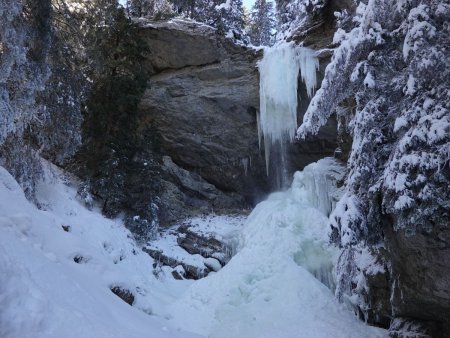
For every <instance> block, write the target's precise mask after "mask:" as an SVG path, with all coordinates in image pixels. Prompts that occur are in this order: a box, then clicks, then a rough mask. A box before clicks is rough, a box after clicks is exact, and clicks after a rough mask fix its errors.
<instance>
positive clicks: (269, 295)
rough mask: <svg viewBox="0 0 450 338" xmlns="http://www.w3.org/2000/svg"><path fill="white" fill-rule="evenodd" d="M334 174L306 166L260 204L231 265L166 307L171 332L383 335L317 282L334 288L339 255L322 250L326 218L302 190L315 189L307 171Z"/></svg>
mask: <svg viewBox="0 0 450 338" xmlns="http://www.w3.org/2000/svg"><path fill="white" fill-rule="evenodd" d="M330 164H333V165H332V166H331V167H330ZM327 168H328V170H327ZM335 169H336V167H335V164H334V163H333V161H330V160H326V161H323V162H319V163H317V164H315V165H312V166H309V167H307V168H306V169H305V171H304V172H303V173H297V174H296V175H295V178H294V182H293V184H292V187H291V188H290V189H289V190H287V191H285V192H278V193H274V194H272V195H270V197H269V198H268V199H267V200H266V201H264V202H261V203H260V204H258V205H257V206H256V208H255V209H254V210H253V212H252V213H251V214H250V216H249V217H248V219H247V221H246V223H245V226H244V229H243V231H242V232H241V234H240V242H239V248H238V252H237V253H236V255H235V256H234V257H233V258H232V259H231V261H230V262H229V263H228V264H227V265H225V266H224V267H223V268H222V269H221V270H220V271H219V272H217V273H215V274H212V275H209V276H208V277H207V278H204V279H201V280H199V281H197V282H196V283H194V284H192V285H191V286H190V287H189V289H188V290H187V291H186V292H185V293H184V294H183V295H182V297H181V298H180V299H178V300H177V301H176V302H175V303H174V304H173V305H171V306H170V307H169V308H168V311H169V312H170V313H171V314H172V315H173V318H172V321H173V322H174V323H175V325H177V326H179V327H183V328H185V329H187V330H189V331H192V332H196V333H199V334H201V335H205V336H208V337H382V336H384V335H385V331H384V330H381V329H377V328H371V327H368V326H366V325H364V324H363V323H362V322H359V321H357V319H356V318H355V317H354V315H353V314H352V313H351V312H349V311H348V310H347V309H346V308H344V307H343V306H342V305H340V304H338V303H337V302H336V300H335V298H334V296H333V293H332V292H331V290H330V289H329V288H327V287H326V286H325V285H324V284H323V283H321V282H320V281H319V280H318V279H316V278H315V277H314V275H315V276H317V277H318V278H322V280H323V282H325V283H327V282H328V283H329V282H331V281H330V280H329V279H328V280H327V277H328V278H329V277H330V276H331V269H332V266H333V260H334V259H335V255H336V249H335V248H332V247H330V246H329V245H328V244H327V243H328V233H327V229H328V227H327V216H326V215H325V214H323V213H322V212H321V211H320V210H318V209H317V208H316V205H317V202H315V201H314V200H311V195H312V194H313V192H311V191H308V188H307V187H311V186H316V185H315V183H313V182H310V180H311V179H312V178H313V175H312V173H311V171H314V172H315V173H316V174H319V173H322V174H324V175H326V176H327V177H333V176H335V173H334V172H335ZM318 196H323V195H322V194H321V192H319V191H317V196H316V197H318ZM324 204H326V203H319V205H324Z"/></svg>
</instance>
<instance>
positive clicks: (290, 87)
mask: <svg viewBox="0 0 450 338" xmlns="http://www.w3.org/2000/svg"><path fill="white" fill-rule="evenodd" d="M258 68H259V73H260V82H259V91H260V92H259V94H260V113H259V116H258V121H257V122H258V135H259V138H260V139H259V142H260V144H261V138H263V139H264V149H265V157H266V171H267V174H269V159H270V150H271V147H272V145H274V144H276V143H279V144H281V145H282V144H284V143H285V142H287V141H289V142H292V141H293V140H294V136H295V132H296V130H297V83H298V74H299V72H300V74H301V78H302V80H303V82H304V84H305V86H306V91H307V93H308V96H310V97H311V95H312V94H313V92H314V89H315V87H316V83H317V78H316V70H317V69H318V68H319V61H318V59H317V57H316V55H315V52H314V51H313V50H311V49H309V48H303V47H297V46H295V45H294V44H292V43H281V44H278V45H276V46H274V47H272V48H268V49H265V51H264V58H263V59H262V60H261V61H260V62H259V63H258ZM282 148H285V147H282Z"/></svg>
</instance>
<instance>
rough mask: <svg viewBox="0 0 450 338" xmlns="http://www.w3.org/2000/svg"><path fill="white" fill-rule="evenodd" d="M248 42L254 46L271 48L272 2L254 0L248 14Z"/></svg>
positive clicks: (273, 25)
mask: <svg viewBox="0 0 450 338" xmlns="http://www.w3.org/2000/svg"><path fill="white" fill-rule="evenodd" d="M249 31H250V32H249V35H250V41H251V43H252V44H253V45H255V46H261V45H263V46H271V45H273V43H274V42H275V13H274V8H273V2H271V1H267V0H256V1H255V4H254V5H253V8H252V10H251V12H250V29H249Z"/></svg>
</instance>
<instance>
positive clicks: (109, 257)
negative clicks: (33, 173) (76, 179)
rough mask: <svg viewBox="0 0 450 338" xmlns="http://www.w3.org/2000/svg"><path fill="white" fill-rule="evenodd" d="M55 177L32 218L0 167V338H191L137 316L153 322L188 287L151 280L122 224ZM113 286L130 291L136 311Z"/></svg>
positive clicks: (17, 189) (159, 320) (43, 188)
mask: <svg viewBox="0 0 450 338" xmlns="http://www.w3.org/2000/svg"><path fill="white" fill-rule="evenodd" d="M55 173H56V175H57V177H55V178H53V179H52V178H51V177H50V175H49V177H48V178H47V182H46V183H45V184H42V185H41V186H40V187H38V191H39V194H38V197H37V198H38V201H39V203H40V205H41V206H42V207H41V209H42V210H38V209H37V208H36V207H35V206H34V205H32V204H30V203H29V202H28V201H27V200H26V199H25V196H24V194H23V192H22V190H21V188H20V187H19V185H18V184H17V183H16V182H15V181H14V179H13V178H12V177H11V176H10V175H9V173H8V172H7V171H6V170H4V169H3V168H2V167H0V304H1V307H0V337H2V338H17V337H21V338H25V337H33V338H35V337H46V338H47V337H58V338H60V337H77V338H79V337H108V338H109V337H121V338H122V337H149V336H151V337H183V338H184V337H194V336H196V335H193V334H189V333H187V332H181V331H178V330H175V329H173V328H169V326H168V325H167V321H166V320H165V319H163V318H162V317H160V316H150V315H148V314H146V313H144V312H143V311H140V310H139V309H141V310H144V311H145V312H147V313H155V314H157V309H158V308H159V307H160V305H161V304H162V303H165V302H167V301H169V300H170V299H171V297H174V296H176V294H177V287H178V288H179V287H180V286H182V284H183V283H187V282H185V281H181V282H179V283H177V284H176V285H175V284H171V283H172V282H173V283H174V281H172V280H166V281H164V283H162V282H161V281H159V280H157V279H156V278H155V277H154V276H153V274H152V271H153V270H152V264H153V260H152V259H151V258H150V257H149V256H148V255H146V254H144V253H143V252H141V251H140V250H139V249H138V248H137V247H136V246H135V244H134V242H133V241H132V240H131V239H130V238H131V235H130V234H129V232H128V231H127V230H126V229H125V228H124V227H123V226H122V225H121V224H120V222H115V221H111V220H108V219H105V218H103V217H102V216H101V215H100V214H99V213H97V212H91V211H89V210H87V209H85V208H84V207H83V206H82V205H81V204H80V203H79V202H78V201H77V200H76V198H75V195H76V189H75V188H74V187H72V186H71V184H70V182H68V181H67V182H66V183H67V184H64V183H63V182H62V180H63V179H64V177H63V175H62V174H61V173H60V172H58V171H56V172H55ZM49 180H50V181H51V182H49ZM62 225H65V226H67V225H69V226H70V232H66V231H64V230H63V228H62ZM77 255H78V256H82V257H83V261H82V263H81V264H77V263H75V262H74V260H73V258H74V257H75V256H77ZM180 283H181V284H180ZM112 285H120V286H123V287H126V288H128V289H130V290H131V291H132V292H133V293H134V295H135V304H134V306H133V307H131V306H129V305H128V304H126V303H125V302H123V301H122V300H121V299H119V298H118V297H117V296H116V295H114V294H113V293H112V292H111V291H110V286H112ZM183 288H184V287H183ZM167 289H170V292H168V291H167Z"/></svg>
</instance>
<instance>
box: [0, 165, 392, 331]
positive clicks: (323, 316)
mask: <svg viewBox="0 0 450 338" xmlns="http://www.w3.org/2000/svg"><path fill="white" fill-rule="evenodd" d="M44 167H45V172H46V181H45V182H42V183H41V184H39V186H38V189H37V193H38V194H37V201H38V204H39V205H40V210H39V209H37V208H36V207H35V206H34V205H33V204H31V203H29V202H28V201H27V200H26V199H25V196H24V194H23V192H22V190H21V188H20V187H19V186H18V184H17V183H16V182H15V181H14V179H13V178H12V177H11V176H10V175H9V174H8V173H7V172H6V171H5V170H4V169H3V168H1V167H0V202H1V203H0V302H1V304H2V309H1V310H0V336H1V337H5V338H15V337H38V338H39V337H69V338H70V337H149V336H152V337H158V338H159V337H161V338H163V337H183V338H184V337H196V336H204V337H206V336H208V337H280V338H281V337H287V338H289V337H327V336H333V337H362V336H364V337H381V336H384V331H383V330H380V329H377V328H371V327H368V326H366V325H365V324H363V323H362V322H359V321H358V320H357V319H356V318H355V317H354V315H353V314H352V313H351V312H349V310H347V309H346V308H344V307H343V305H341V304H338V303H337V301H336V300H335V298H334V296H333V293H332V291H331V290H330V289H329V288H328V287H327V286H325V284H326V285H328V286H329V287H333V285H334V280H333V277H332V276H333V275H332V273H331V272H332V269H333V262H334V260H335V258H336V257H335V256H336V249H335V248H333V247H330V246H329V245H328V230H327V229H328V227H327V213H329V212H330V211H331V209H332V208H333V202H332V201H331V199H333V200H334V199H336V198H337V196H338V195H339V194H340V192H339V190H337V189H333V184H332V182H333V181H335V180H336V179H339V177H340V173H339V168H340V167H339V166H338V165H337V163H336V162H335V161H334V160H331V159H327V160H323V161H320V162H318V163H316V164H313V165H310V166H308V167H306V168H305V170H304V171H303V172H301V173H300V172H299V173H297V174H296V175H295V178H294V182H293V184H292V187H291V188H290V189H289V190H288V191H285V192H279V193H274V194H272V195H271V196H270V197H269V198H268V199H267V200H266V201H264V202H262V203H260V204H258V206H257V207H256V208H255V210H254V211H253V212H252V213H251V215H250V216H249V217H248V218H247V219H245V217H244V216H217V215H209V216H204V217H197V218H192V219H190V220H187V221H186V223H187V224H188V225H189V230H190V231H194V232H196V233H199V234H205V235H213V236H214V237H216V238H220V239H222V240H225V241H229V240H235V241H237V242H238V250H237V254H236V255H235V256H234V257H233V258H232V259H231V261H230V262H229V263H228V264H227V265H226V266H225V267H223V268H222V267H221V265H220V263H219V261H217V260H215V259H214V258H208V259H204V258H202V264H206V265H208V266H210V267H212V269H213V270H215V271H217V272H215V273H211V274H210V275H208V277H206V278H204V279H201V280H199V281H196V282H193V281H188V280H180V281H178V280H175V279H174V278H172V276H171V274H170V271H172V269H171V268H169V267H163V268H162V269H161V270H160V271H159V272H158V273H155V270H154V269H153V263H155V262H154V260H153V259H152V258H151V257H150V256H148V255H147V254H145V253H143V252H142V251H141V249H140V248H139V247H137V246H136V244H135V242H134V241H133V239H132V237H131V234H130V233H129V232H128V230H126V229H125V228H124V226H123V224H122V222H121V221H120V220H109V219H106V218H104V217H103V216H101V214H100V213H99V211H98V210H97V209H96V208H95V207H94V209H93V210H88V209H86V208H85V207H84V206H83V205H82V204H81V202H80V201H79V200H78V198H77V197H76V191H77V186H76V185H77V184H76V181H75V180H74V179H72V178H71V177H68V176H67V175H65V174H64V173H62V172H61V171H59V170H58V169H57V168H55V167H52V166H50V165H48V164H46V165H45V166H44ZM52 172H53V174H52ZM323 189H325V190H327V191H328V193H325V192H324V191H323ZM329 196H332V198H330V197H329ZM244 222H245V225H244V228H243V223H244ZM63 225H64V228H63ZM152 245H155V246H158V245H159V246H160V247H161V246H163V245H165V246H166V247H165V248H164V249H165V250H175V249H173V247H175V246H176V243H173V238H172V237H171V236H170V233H167V236H165V237H164V238H161V239H160V240H157V241H155V242H154V243H152ZM183 254H184V255H185V256H186V257H187V256H189V255H188V254H187V253H186V252H185V253H183ZM76 256H79V258H80V259H79V260H78V261H79V264H77V263H76V262H74V257H76ZM191 256H192V255H191ZM194 256H195V255H194ZM194 256H192V257H194ZM192 257H191V259H192ZM169 270H170V271H169ZM175 270H176V271H178V272H179V273H180V274H183V267H182V266H177V267H176V268H175ZM319 280H320V281H322V282H323V283H325V284H323V283H322V282H320V281H319ZM112 286H120V287H122V288H124V289H127V290H130V292H131V293H133V295H134V297H135V300H134V303H133V306H129V305H128V304H126V303H125V302H123V301H122V300H121V299H119V298H118V297H117V296H116V295H114V294H113V293H112V292H111V291H110V288H111V287H112ZM191 332H193V333H191Z"/></svg>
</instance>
